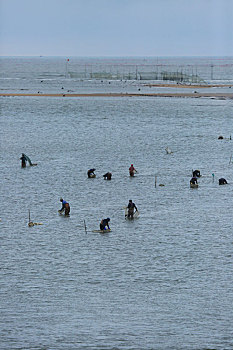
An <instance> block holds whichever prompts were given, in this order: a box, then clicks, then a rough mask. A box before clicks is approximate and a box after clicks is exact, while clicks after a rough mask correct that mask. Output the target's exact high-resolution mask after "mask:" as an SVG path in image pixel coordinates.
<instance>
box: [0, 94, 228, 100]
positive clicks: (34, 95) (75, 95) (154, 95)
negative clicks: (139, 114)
mask: <svg viewBox="0 0 233 350" xmlns="http://www.w3.org/2000/svg"><path fill="white" fill-rule="evenodd" d="M0 96H1V97H192V98H199V97H207V98H208V97H209V98H218V99H233V93H221V92H209V93H200V92H190V93H188V92H184V93H182V92H178V93H169V92H165V93H162V92H161V93H160V92H159V93H105V92H103V93H80V94H70V93H67V94H50V93H37V94H36V93H32V94H30V93H26V94H21V93H0Z"/></svg>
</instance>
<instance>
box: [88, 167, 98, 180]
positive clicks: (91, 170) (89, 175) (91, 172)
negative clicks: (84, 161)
mask: <svg viewBox="0 0 233 350" xmlns="http://www.w3.org/2000/svg"><path fill="white" fill-rule="evenodd" d="M94 171H95V169H94V168H93V169H89V170H88V172H87V176H88V177H89V178H91V177H95V176H96V175H95V173H94Z"/></svg>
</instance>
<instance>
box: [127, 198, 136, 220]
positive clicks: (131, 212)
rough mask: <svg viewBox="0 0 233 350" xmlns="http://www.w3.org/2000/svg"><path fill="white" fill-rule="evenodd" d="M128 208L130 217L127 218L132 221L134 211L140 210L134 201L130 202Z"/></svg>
mask: <svg viewBox="0 0 233 350" xmlns="http://www.w3.org/2000/svg"><path fill="white" fill-rule="evenodd" d="M127 208H128V215H127V217H128V218H130V219H133V216H134V209H135V210H136V211H137V210H138V208H137V207H136V205H135V204H134V203H133V201H132V199H130V200H129V204H128V206H127Z"/></svg>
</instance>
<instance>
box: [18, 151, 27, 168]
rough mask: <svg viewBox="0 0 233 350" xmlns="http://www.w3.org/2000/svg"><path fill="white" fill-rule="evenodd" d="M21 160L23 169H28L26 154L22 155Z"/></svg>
mask: <svg viewBox="0 0 233 350" xmlns="http://www.w3.org/2000/svg"><path fill="white" fill-rule="evenodd" d="M20 160H21V167H22V168H25V167H26V162H27V158H26V156H25V154H24V153H22V157H21V158H20Z"/></svg>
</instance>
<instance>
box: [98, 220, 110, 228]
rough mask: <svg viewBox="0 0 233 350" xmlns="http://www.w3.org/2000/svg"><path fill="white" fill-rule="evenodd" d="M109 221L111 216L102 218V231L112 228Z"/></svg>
mask: <svg viewBox="0 0 233 350" xmlns="http://www.w3.org/2000/svg"><path fill="white" fill-rule="evenodd" d="M109 221H110V218H107V219H102V220H101V222H100V230H101V231H104V230H107V229H109V230H110V227H109Z"/></svg>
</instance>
